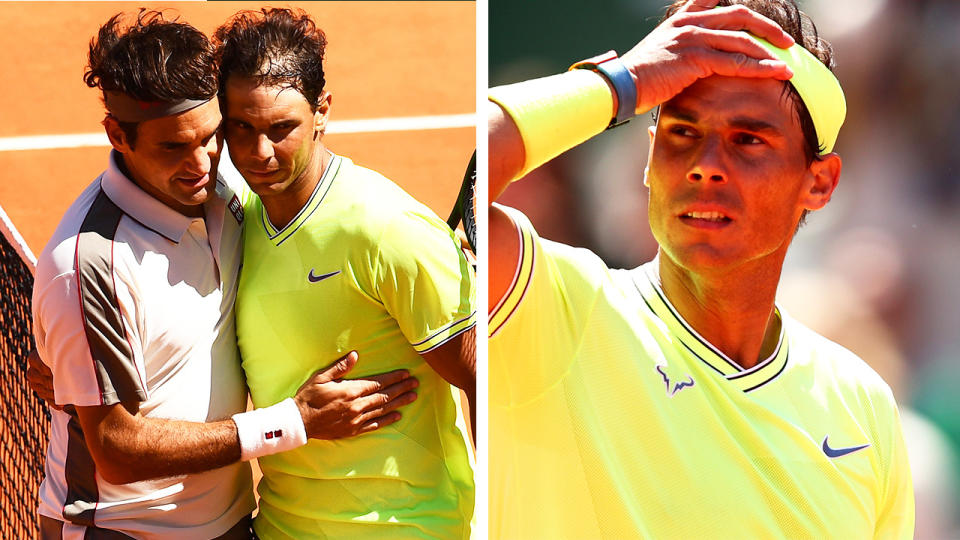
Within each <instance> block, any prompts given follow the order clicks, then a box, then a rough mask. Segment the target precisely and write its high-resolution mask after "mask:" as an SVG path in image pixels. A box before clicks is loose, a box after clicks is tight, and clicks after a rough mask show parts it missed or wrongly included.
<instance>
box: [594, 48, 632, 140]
mask: <svg viewBox="0 0 960 540" xmlns="http://www.w3.org/2000/svg"><path fill="white" fill-rule="evenodd" d="M597 71H599V72H600V73H603V75H604V76H605V77H606V78H607V80H608V81H610V84H612V85H613V89H614V90H616V91H617V117H616V118H614V119H612V120H611V121H610V125H609V126H607V129H610V128H612V127H617V126H619V125H620V124H625V123H627V122H628V121H629V120H630V119H631V118H633V116H634V115H635V114H636V109H637V86H636V85H635V84H633V77H631V76H630V72H629V71H628V70H627V68H625V67H623V62H621V61H620V59H619V58H614V59H612V60H607V61H606V62H601V63H599V64H597Z"/></svg>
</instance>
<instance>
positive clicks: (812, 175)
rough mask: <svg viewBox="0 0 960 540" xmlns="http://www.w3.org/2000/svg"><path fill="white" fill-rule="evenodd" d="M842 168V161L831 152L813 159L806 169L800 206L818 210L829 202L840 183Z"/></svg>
mask: <svg viewBox="0 0 960 540" xmlns="http://www.w3.org/2000/svg"><path fill="white" fill-rule="evenodd" d="M842 168H843V161H842V160H841V159H840V156H839V155H837V154H836V153H833V152H831V153H829V154H827V155H824V156H821V157H820V158H818V159H814V160H813V161H812V162H811V163H810V166H809V167H808V168H807V173H806V183H805V184H804V188H803V191H802V192H801V193H800V199H801V200H800V204H801V205H802V206H803V207H804V208H806V209H807V210H819V209H821V208H823V207H824V206H825V205H826V204H827V203H828V202H830V197H831V196H833V190H835V189H837V184H838V183H839V182H840V169H842Z"/></svg>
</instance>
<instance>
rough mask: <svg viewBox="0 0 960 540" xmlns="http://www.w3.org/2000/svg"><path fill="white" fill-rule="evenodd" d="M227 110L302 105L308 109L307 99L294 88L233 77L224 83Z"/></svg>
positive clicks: (253, 79)
mask: <svg viewBox="0 0 960 540" xmlns="http://www.w3.org/2000/svg"><path fill="white" fill-rule="evenodd" d="M225 94H226V102H227V110H228V111H230V112H231V113H232V112H234V111H238V112H239V109H249V108H251V107H253V108H258V109H285V108H297V107H300V106H302V105H306V106H308V107H309V103H307V99H306V98H305V97H304V96H303V94H301V93H300V92H299V91H298V90H297V89H296V88H293V87H290V86H277V85H269V84H259V81H258V80H257V79H255V78H252V77H241V76H238V75H233V76H231V77H230V78H229V79H227V81H226V88H225Z"/></svg>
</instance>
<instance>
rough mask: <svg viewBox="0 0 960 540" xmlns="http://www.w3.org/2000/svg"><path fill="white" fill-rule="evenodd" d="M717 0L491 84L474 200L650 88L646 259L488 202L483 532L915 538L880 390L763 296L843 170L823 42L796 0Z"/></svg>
mask: <svg viewBox="0 0 960 540" xmlns="http://www.w3.org/2000/svg"><path fill="white" fill-rule="evenodd" d="M719 3H721V4H723V5H722V6H721V7H717V4H718V2H717V0H693V1H690V2H676V3H674V4H673V5H672V6H671V7H670V8H669V9H668V12H667V17H666V19H665V20H664V21H663V22H662V23H661V24H660V25H659V26H658V27H657V28H656V29H655V30H654V31H653V32H651V33H650V34H649V35H648V36H647V37H646V38H644V39H643V40H642V41H641V42H640V43H639V44H638V45H637V46H636V47H634V48H633V49H632V50H631V51H629V52H628V53H627V54H625V55H624V57H623V58H616V55H615V54H613V53H610V54H607V55H604V56H601V57H597V58H593V59H591V60H589V61H586V62H581V63H578V64H576V65H575V66H574V67H575V68H578V69H573V70H571V71H570V72H568V73H565V74H562V75H557V76H553V77H548V78H545V79H537V80H533V81H526V82H523V83H519V84H516V85H509V86H504V87H498V88H494V89H491V91H490V100H491V103H490V125H489V130H490V136H489V137H490V138H489V141H490V200H491V201H493V200H496V198H497V197H498V196H499V195H500V193H501V192H502V191H503V190H504V189H505V188H506V186H507V185H508V184H509V182H511V181H513V180H517V179H519V178H521V177H523V176H524V175H525V174H526V173H527V172H529V171H530V170H532V169H534V168H536V167H538V166H539V165H541V164H542V163H544V162H546V161H547V160H549V159H551V158H552V157H554V156H556V155H558V154H560V153H561V152H563V151H565V150H566V149H568V148H570V147H573V146H575V145H577V144H579V143H580V142H582V141H584V140H586V139H588V138H589V137H591V136H593V135H595V134H597V133H599V132H601V131H603V130H604V128H607V127H608V126H614V125H616V124H618V123H621V122H624V121H626V120H628V119H629V118H630V117H632V116H633V115H634V114H635V113H638V112H644V111H648V110H651V109H653V108H654V107H659V109H658V121H657V124H656V126H655V127H654V128H651V130H650V138H651V145H650V154H649V157H648V163H647V169H646V173H645V177H644V178H643V182H644V183H645V185H647V186H648V188H649V219H650V227H651V230H652V232H653V235H654V237H655V238H656V240H657V242H658V244H659V252H658V255H657V257H656V258H655V259H654V260H653V261H651V262H649V263H647V264H645V265H643V266H641V267H639V268H635V269H633V270H615V269H610V268H608V267H607V266H606V264H604V262H603V261H601V260H600V259H599V258H598V257H597V256H596V255H594V254H593V253H591V252H589V251H587V250H584V249H575V248H572V247H569V246H564V245H561V244H557V243H553V242H550V241H548V240H545V239H542V238H540V237H539V236H538V235H537V233H536V230H535V229H534V227H533V225H532V224H531V223H530V222H529V220H527V218H526V217H525V216H524V215H523V214H522V213H520V212H518V211H516V210H513V209H510V208H506V207H503V206H498V205H492V206H491V208H490V213H489V216H490V262H491V270H490V286H489V294H490V298H489V302H490V306H491V312H490V325H489V336H490V337H489V355H490V358H489V360H490V362H489V363H490V379H489V380H490V383H489V384H490V413H489V424H490V444H489V447H490V461H489V470H490V499H489V509H490V536H491V538H525V539H535V538H911V537H912V535H913V521H914V507H913V504H914V501H913V490H912V485H911V480H910V471H909V469H908V464H907V455H906V449H905V445H904V440H903V435H902V432H901V427H900V420H899V413H898V411H897V406H896V403H895V402H894V400H893V397H892V394H891V392H890V389H889V388H888V387H887V385H886V384H885V383H884V382H883V381H882V380H881V379H880V378H879V376H877V375H876V373H875V372H874V371H873V370H872V369H870V368H869V367H868V366H867V364H866V363H864V362H863V361H862V360H860V359H859V358H857V357H856V356H854V355H853V354H851V353H850V352H849V351H846V350H845V349H843V348H842V347H840V346H838V345H836V344H834V343H831V342H829V341H827V340H826V339H825V338H823V337H821V336H818V335H816V334H815V333H813V332H812V331H810V330H809V329H807V328H805V327H804V326H803V325H801V324H800V323H799V322H797V321H796V320H794V319H792V318H790V317H789V315H788V314H787V313H785V312H784V311H782V310H781V309H779V307H778V306H776V304H775V302H774V298H775V294H776V290H777V285H778V282H779V279H780V272H781V268H782V265H783V260H784V257H785V255H786V252H787V249H788V246H789V245H790V242H791V240H792V238H793V235H794V234H795V232H796V230H797V228H798V225H799V224H800V223H801V222H802V220H803V218H804V217H805V215H806V214H807V213H808V212H810V211H814V210H818V209H820V208H822V207H823V206H824V205H826V204H827V202H828V201H829V200H830V197H831V195H832V193H833V191H834V189H835V188H836V186H837V183H838V181H839V178H840V170H841V159H840V157H839V155H837V154H836V153H834V152H832V149H833V146H834V143H835V141H836V139H837V135H838V132H839V129H840V125H841V124H842V122H843V118H844V115H845V107H846V106H845V98H844V96H843V92H842V90H841V88H840V85H839V82H838V81H837V80H836V78H835V77H834V76H833V74H832V73H831V71H830V69H829V67H832V64H833V61H832V51H831V48H830V46H829V44H828V43H826V42H824V41H823V40H821V39H819V38H818V37H817V34H816V30H815V27H814V26H813V24H812V22H811V21H810V20H809V19H808V18H807V17H806V15H801V14H800V13H799V11H798V10H797V7H796V6H795V4H793V2H792V0H738V1H736V2H733V3H736V4H742V5H740V6H730V5H729V4H730V3H731V2H728V1H724V2H719ZM744 6H747V7H749V8H750V9H747V7H744ZM761 14H762V15H761ZM801 28H802V30H801ZM784 29H789V32H786V31H784ZM638 181H640V179H638ZM813 292H815V291H813ZM544 419H549V421H544Z"/></svg>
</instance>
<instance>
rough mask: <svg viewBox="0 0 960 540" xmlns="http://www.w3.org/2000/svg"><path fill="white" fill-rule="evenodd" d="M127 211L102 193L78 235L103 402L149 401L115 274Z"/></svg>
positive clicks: (85, 309)
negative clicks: (117, 247)
mask: <svg viewBox="0 0 960 540" xmlns="http://www.w3.org/2000/svg"><path fill="white" fill-rule="evenodd" d="M122 217H123V211H122V210H120V208H119V207H118V206H117V205H116V204H114V203H113V201H111V200H110V199H109V198H108V197H107V196H106V194H104V193H103V192H100V194H99V195H98V196H97V199H96V200H95V201H94V203H93V205H92V206H91V207H90V210H89V212H88V213H87V216H86V218H85V219H84V221H83V225H81V227H80V235H79V238H78V239H77V263H76V264H77V280H78V285H79V290H80V303H81V309H82V313H83V320H84V327H85V331H86V335H87V343H88V344H89V347H90V356H91V357H92V358H93V362H94V368H95V370H96V374H97V381H98V383H99V385H100V395H101V397H102V400H103V404H104V405H112V404H114V403H118V402H122V401H144V400H146V399H147V393H146V390H145V389H144V387H143V384H142V382H141V378H140V374H139V373H138V372H137V367H136V363H135V359H134V355H133V348H132V347H131V346H130V343H129V342H128V341H127V336H126V329H125V328H124V325H123V318H122V316H121V313H120V305H119V301H118V300H117V291H116V284H115V282H114V274H113V240H114V237H115V235H116V232H117V227H118V226H119V224H120V219H121V218H122Z"/></svg>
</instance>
